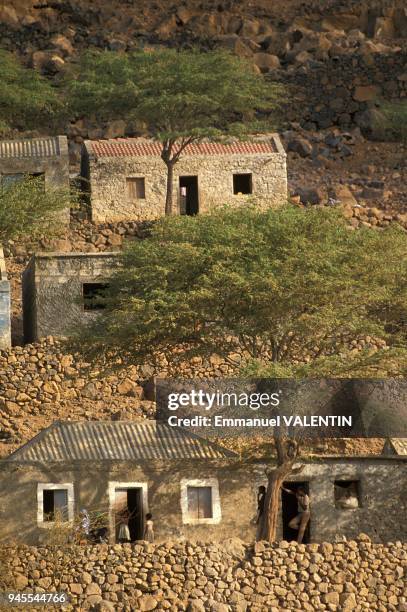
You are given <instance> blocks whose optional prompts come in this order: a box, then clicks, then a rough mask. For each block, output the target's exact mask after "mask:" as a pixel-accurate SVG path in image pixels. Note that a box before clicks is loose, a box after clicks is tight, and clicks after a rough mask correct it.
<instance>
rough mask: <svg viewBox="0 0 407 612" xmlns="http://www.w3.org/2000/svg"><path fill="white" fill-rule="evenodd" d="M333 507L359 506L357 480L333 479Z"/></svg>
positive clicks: (358, 484) (345, 508)
mask: <svg viewBox="0 0 407 612" xmlns="http://www.w3.org/2000/svg"><path fill="white" fill-rule="evenodd" d="M334 495H335V508H340V509H342V510H348V509H349V510H350V509H352V508H359V506H360V483H359V481H358V480H335V482H334Z"/></svg>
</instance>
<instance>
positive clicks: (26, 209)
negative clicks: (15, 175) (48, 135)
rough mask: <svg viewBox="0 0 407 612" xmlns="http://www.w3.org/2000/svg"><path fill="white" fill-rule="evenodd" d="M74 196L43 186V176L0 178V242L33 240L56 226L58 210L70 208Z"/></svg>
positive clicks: (58, 189) (56, 227) (63, 190)
mask: <svg viewBox="0 0 407 612" xmlns="http://www.w3.org/2000/svg"><path fill="white" fill-rule="evenodd" d="M76 199H77V196H76V194H75V193H70V191H69V189H63V188H56V187H52V186H50V185H49V186H47V189H46V190H45V186H44V178H43V177H29V176H26V177H25V178H23V179H22V180H16V181H13V182H11V183H10V182H9V183H4V182H1V181H0V243H1V242H3V241H5V240H10V239H16V238H20V239H21V238H26V237H28V238H29V239H30V240H35V239H36V238H38V236H40V235H43V234H44V233H47V234H49V233H52V232H56V231H57V229H58V226H59V225H60V223H59V217H58V212H59V211H62V210H64V209H66V208H68V209H69V208H70V207H74V206H75V204H76Z"/></svg>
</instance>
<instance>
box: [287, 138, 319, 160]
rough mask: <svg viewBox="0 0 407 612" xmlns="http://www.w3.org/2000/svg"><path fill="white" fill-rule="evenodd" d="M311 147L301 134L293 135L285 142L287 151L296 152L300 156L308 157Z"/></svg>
mask: <svg viewBox="0 0 407 612" xmlns="http://www.w3.org/2000/svg"><path fill="white" fill-rule="evenodd" d="M312 149H313V148H312V145H311V143H310V142H309V141H308V140H306V138H303V137H302V136H294V137H293V138H291V139H290V140H289V141H288V143H287V151H293V152H294V153H298V155H300V157H310V155H311V154H312Z"/></svg>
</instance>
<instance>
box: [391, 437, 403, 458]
mask: <svg viewBox="0 0 407 612" xmlns="http://www.w3.org/2000/svg"><path fill="white" fill-rule="evenodd" d="M389 441H390V444H391V445H392V447H393V449H394V452H395V453H396V454H397V455H407V438H390V440H389Z"/></svg>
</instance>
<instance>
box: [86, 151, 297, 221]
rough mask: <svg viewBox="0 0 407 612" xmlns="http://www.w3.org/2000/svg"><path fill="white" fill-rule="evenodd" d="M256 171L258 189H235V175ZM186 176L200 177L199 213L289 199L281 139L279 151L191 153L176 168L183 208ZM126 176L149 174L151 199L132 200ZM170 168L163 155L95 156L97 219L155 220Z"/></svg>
mask: <svg viewBox="0 0 407 612" xmlns="http://www.w3.org/2000/svg"><path fill="white" fill-rule="evenodd" d="M238 173H251V174H252V185H253V192H252V194H250V195H234V194H233V174H238ZM180 176H197V177H198V200H199V212H207V211H209V210H211V209H212V208H214V207H216V206H223V205H231V206H240V205H244V204H247V203H248V202H251V201H253V202H256V203H258V204H259V205H263V206H273V205H274V206H275V205H279V204H282V203H284V202H285V201H286V200H287V169H286V155H285V152H284V149H283V148H282V146H281V144H280V143H279V142H278V149H277V150H276V152H275V153H269V154H256V155H242V154H240V155H212V156H204V155H193V156H192V155H190V156H186V155H185V156H184V157H181V159H180V161H179V162H178V163H177V164H176V165H175V167H174V183H173V206H174V212H175V213H179V212H180V187H179V177H180ZM126 177H143V178H144V179H145V196H146V197H145V198H144V199H136V200H130V199H129V198H128V196H127V192H126ZM166 181H167V169H166V166H165V164H164V162H163V161H162V160H161V159H160V157H158V156H157V157H114V158H113V157H101V158H99V159H96V160H95V159H92V158H91V159H90V192H91V193H90V200H91V210H92V220H93V221H94V222H96V223H109V222H118V221H122V220H126V219H128V220H133V221H134V220H149V219H156V218H158V217H161V216H163V215H164V205H165V195H166Z"/></svg>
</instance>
